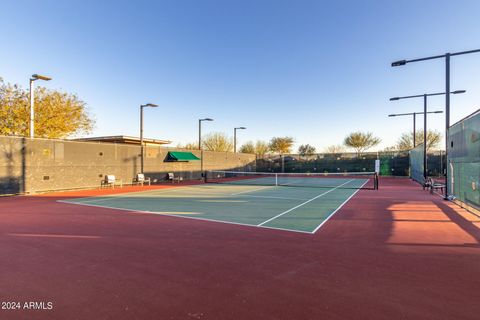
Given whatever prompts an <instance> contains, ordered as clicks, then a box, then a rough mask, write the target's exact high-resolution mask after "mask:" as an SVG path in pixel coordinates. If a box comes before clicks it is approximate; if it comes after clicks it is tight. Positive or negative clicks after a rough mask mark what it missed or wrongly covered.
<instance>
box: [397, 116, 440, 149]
mask: <svg viewBox="0 0 480 320" xmlns="http://www.w3.org/2000/svg"><path fill="white" fill-rule="evenodd" d="M427 113H443V111H429V112H427ZM417 114H424V112H409V113H395V114H389V115H388V116H389V117H401V116H413V117H412V118H413V147H414V148H415V147H416V146H417V143H416V137H415V136H416V131H417V130H416V117H417Z"/></svg>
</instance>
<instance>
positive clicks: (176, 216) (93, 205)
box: [57, 200, 312, 234]
mask: <svg viewBox="0 0 480 320" xmlns="http://www.w3.org/2000/svg"><path fill="white" fill-rule="evenodd" d="M57 202H62V203H68V204H74V205H79V206H87V207H97V208H104V209H112V210H121V211H128V212H131V213H145V214H155V215H159V216H166V217H175V218H183V219H192V220H202V221H212V222H218V223H226V224H234V225H239V226H246V227H254V228H264V229H273V230H282V231H290V232H296V233H304V234H305V233H306V234H312V233H311V232H310V231H303V230H295V229H287V228H278V227H267V226H257V225H255V224H247V223H241V222H231V221H224V220H215V219H207V218H199V217H188V216H183V215H176V214H166V213H161V212H155V211H145V210H135V209H126V208H116V207H110V206H102V205H99V204H87V203H83V202H69V201H68V200H57Z"/></svg>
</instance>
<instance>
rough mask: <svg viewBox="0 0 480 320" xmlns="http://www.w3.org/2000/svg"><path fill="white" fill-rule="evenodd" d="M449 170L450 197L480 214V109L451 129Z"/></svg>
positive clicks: (449, 137)
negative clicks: (478, 211) (479, 211)
mask: <svg viewBox="0 0 480 320" xmlns="http://www.w3.org/2000/svg"><path fill="white" fill-rule="evenodd" d="M448 166H449V170H448V184H449V189H448V190H449V195H450V196H453V197H455V198H456V199H457V200H460V201H461V202H463V203H464V204H466V205H468V206H471V207H473V208H475V209H477V210H480V181H479V180H480V109H479V110H477V111H476V112H475V113H473V114H471V115H469V116H468V117H466V118H464V119H463V120H461V121H459V122H457V123H456V124H454V125H453V126H451V127H450V129H449V136H448Z"/></svg>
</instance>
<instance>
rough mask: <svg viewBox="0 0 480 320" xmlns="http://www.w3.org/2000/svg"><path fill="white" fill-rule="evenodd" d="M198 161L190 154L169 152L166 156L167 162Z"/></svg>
mask: <svg viewBox="0 0 480 320" xmlns="http://www.w3.org/2000/svg"><path fill="white" fill-rule="evenodd" d="M192 160H200V158H198V157H197V156H196V155H194V154H193V153H191V152H179V151H178V152H177V151H169V152H168V155H167V161H192Z"/></svg>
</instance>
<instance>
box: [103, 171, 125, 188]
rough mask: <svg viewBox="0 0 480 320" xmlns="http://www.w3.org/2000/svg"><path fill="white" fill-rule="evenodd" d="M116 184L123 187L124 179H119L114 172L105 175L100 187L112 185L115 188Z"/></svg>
mask: <svg viewBox="0 0 480 320" xmlns="http://www.w3.org/2000/svg"><path fill="white" fill-rule="evenodd" d="M115 185H117V186H120V188H121V187H123V181H122V179H120V180H117V179H116V178H115V176H114V175H113V174H107V175H105V178H104V179H103V180H102V181H101V182H100V187H105V186H106V187H112V189H115Z"/></svg>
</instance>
